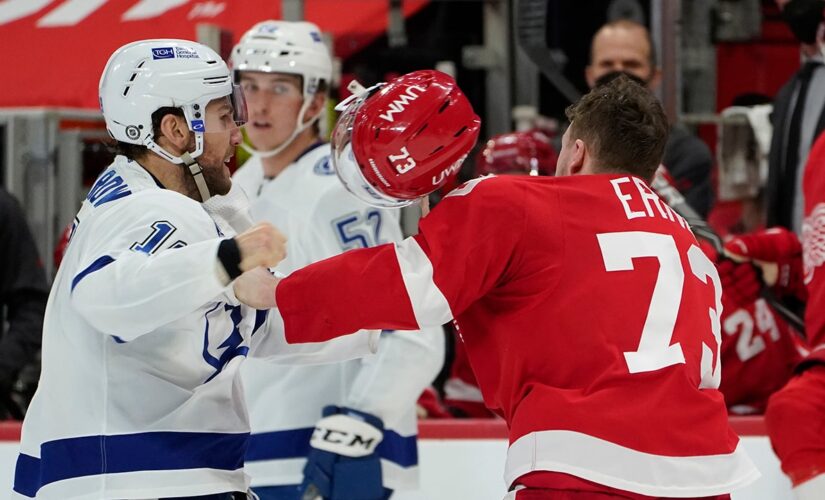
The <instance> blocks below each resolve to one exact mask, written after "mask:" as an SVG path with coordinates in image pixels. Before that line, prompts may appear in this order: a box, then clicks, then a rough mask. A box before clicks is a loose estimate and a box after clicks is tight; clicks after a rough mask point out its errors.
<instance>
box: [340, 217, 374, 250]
mask: <svg viewBox="0 0 825 500" xmlns="http://www.w3.org/2000/svg"><path fill="white" fill-rule="evenodd" d="M332 226H333V228H335V230H336V231H335V232H336V236H337V237H338V242H339V243H340V244H341V248H342V249H343V250H352V249H355V248H368V247H372V246H375V245H379V244H381V243H382V241H381V238H380V235H381V212H380V211H378V210H368V211H367V212H365V213H363V214H361V213H358V212H352V213H349V214H346V215H344V216H342V217H339V218H337V219H335V220H333V221H332ZM363 226H369V228H370V229H371V232H370V231H369V230H367V228H364V227H363Z"/></svg>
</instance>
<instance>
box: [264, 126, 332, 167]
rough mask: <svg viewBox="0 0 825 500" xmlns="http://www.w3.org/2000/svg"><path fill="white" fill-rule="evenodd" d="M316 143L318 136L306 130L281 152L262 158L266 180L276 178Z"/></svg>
mask: <svg viewBox="0 0 825 500" xmlns="http://www.w3.org/2000/svg"><path fill="white" fill-rule="evenodd" d="M317 141H318V134H317V133H316V132H315V130H313V128H312V127H309V128H307V129H306V130H304V131H303V132H301V133H300V134H298V136H297V137H296V138H295V139H293V140H292V142H291V143H290V144H289V146H287V147H285V148H284V150H283V151H281V152H280V153H278V154H276V155H275V156H270V157H268V158H262V159H261V164H262V165H263V168H264V176H265V177H268V178H270V179H271V178H274V177H278V175H280V173H281V172H283V171H284V169H286V168H287V167H288V166H290V165H291V164H292V163H293V162H294V161H295V160H297V159H298V157H299V156H301V154H302V153H303V152H304V151H306V150H307V148H309V147H310V146H311V145H313V144H314V143H315V142H317Z"/></svg>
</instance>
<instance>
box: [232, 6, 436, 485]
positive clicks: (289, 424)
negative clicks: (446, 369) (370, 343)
mask: <svg viewBox="0 0 825 500" xmlns="http://www.w3.org/2000/svg"><path fill="white" fill-rule="evenodd" d="M231 62H232V67H233V71H234V74H235V78H236V82H238V83H239V84H240V85H241V86H242V88H243V89H244V93H245V95H246V96H247V100H248V105H249V112H250V120H249V121H248V122H247V124H246V125H245V129H246V133H247V136H248V138H249V140H250V142H251V143H252V148H250V150H251V152H252V153H253V156H252V158H251V159H250V160H248V161H247V162H246V164H244V166H242V167H241V169H240V170H239V171H238V172H237V173H236V174H235V176H234V181H235V182H237V183H239V184H240V185H242V186H243V187H244V188H245V189H246V190H247V192H248V194H249V195H250V197H251V198H253V200H252V202H251V208H252V216H253V218H254V219H255V220H260V221H268V222H271V223H273V224H274V225H276V227H278V228H280V229H281V230H282V231H284V233H285V234H286V236H287V238H288V243H287V248H288V255H287V258H286V260H285V261H284V262H283V263H282V264H281V265H280V266H279V267H278V270H280V271H283V272H285V273H289V272H290V271H292V270H294V269H297V268H300V267H302V266H304V265H307V264H309V263H312V262H315V261H318V260H321V259H324V258H326V257H330V256H332V255H336V254H339V253H341V252H343V251H345V250H348V249H351V248H361V247H367V246H373V245H375V244H378V243H385V242H390V241H400V240H401V238H402V235H401V231H400V228H399V221H398V211H397V210H391V209H381V208H375V207H371V206H369V205H367V204H365V203H363V202H361V201H360V200H358V199H356V198H355V197H353V196H352V195H351V194H350V193H348V192H347V191H346V189H345V188H344V187H343V186H342V185H341V183H340V182H339V181H338V179H337V178H336V176H335V172H334V170H333V168H332V166H331V164H330V148H329V145H328V144H327V143H325V142H322V140H321V139H320V137H319V131H318V125H317V122H318V120H319V118H320V117H321V116H322V114H323V110H324V106H325V102H326V89H327V86H328V85H329V82H330V77H331V73H332V64H331V61H330V56H329V52H328V49H327V48H326V46H325V45H324V43H323V42H322V40H321V35H320V32H319V30H318V28H317V27H316V26H315V25H314V24H311V23H308V22H284V21H266V22H262V23H259V24H257V25H255V26H254V27H253V28H252V29H251V30H250V31H248V32H247V33H246V34H245V35H244V36H243V37H242V39H241V41H240V43H239V44H238V45H237V46H236V47H235V48H234V49H233V51H232V60H231ZM443 356H444V338H443V333H442V331H441V329H440V328H436V329H430V330H427V331H423V332H404V333H394V334H393V335H390V336H387V335H384V336H382V339H381V345H380V347H379V350H378V353H377V355H376V356H374V357H372V358H370V359H367V360H355V361H349V362H345V363H339V364H330V365H326V366H322V367H285V366H273V365H271V364H266V363H261V362H255V360H250V362H248V363H245V365H244V368H243V369H242V374H243V379H244V387H245V389H246V397H247V402H248V405H249V408H250V419H251V422H252V437H251V440H250V446H249V449H248V451H247V455H246V458H247V463H246V464H247V469H248V471H249V472H250V474H251V475H252V485H253V489H254V490H255V492H256V493H257V494H258V495H259V496H260V498H261V499H262V500H297V499H300V498H311V499H313V500H315V499H316V498H319V497H320V498H324V499H335V500H350V499H358V500H379V499H383V498H388V497H389V495H391V494H392V490H396V489H410V488H414V487H416V486H417V480H418V472H417V462H418V459H417V446H416V434H417V423H416V415H415V402H416V400H417V398H418V396H419V395H420V394H421V391H422V390H423V388H424V387H426V386H427V385H428V384H429V383H430V382H431V381H432V379H433V378H434V377H435V376H436V374H437V373H438V371H439V370H440V368H441V365H442V363H443ZM341 414H343V415H347V416H350V417H352V419H353V421H356V420H363V421H367V422H371V423H372V424H373V425H374V426H375V427H377V428H378V429H383V433H381V432H379V433H378V434H379V438H378V440H380V441H381V443H380V444H379V445H378V446H377V449H375V450H369V452H368V453H366V456H364V457H361V458H360V459H359V460H358V461H357V462H356V463H353V462H352V461H346V459H341V457H340V456H338V455H336V454H335V453H332V452H328V451H320V450H316V449H311V448H310V437H311V436H312V435H313V429H315V428H316V423H318V429H321V428H322V427H323V426H324V422H325V420H321V421H320V422H319V419H321V418H322V416H324V417H327V416H333V415H335V417H334V418H340V417H341ZM316 432H321V431H320V430H317V431H316ZM376 442H377V441H376ZM308 455H309V461H307V456H308ZM307 490H309V491H307Z"/></svg>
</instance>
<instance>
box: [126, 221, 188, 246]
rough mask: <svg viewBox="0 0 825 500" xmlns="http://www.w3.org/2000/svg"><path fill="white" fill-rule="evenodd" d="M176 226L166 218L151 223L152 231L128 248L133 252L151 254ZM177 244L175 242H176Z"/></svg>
mask: <svg viewBox="0 0 825 500" xmlns="http://www.w3.org/2000/svg"><path fill="white" fill-rule="evenodd" d="M177 230H178V228H176V227H175V226H173V225H172V223H171V222H169V221H166V220H159V221H155V222H153V223H152V232H151V233H150V234H149V236H147V237H146V239H144V240H143V241H141V242H137V241H136V242H134V243H132V246H131V247H129V250H134V251H135V252H143V253H148V254H153V253H155V252H156V251H157V249H158V248H160V247H161V246H162V245H163V244H164V243H165V242H166V240H168V239H169V237H170V236H172V233H174V232H175V231H177ZM176 244H177V243H176Z"/></svg>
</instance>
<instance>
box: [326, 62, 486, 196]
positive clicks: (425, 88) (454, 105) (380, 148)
mask: <svg viewBox="0 0 825 500" xmlns="http://www.w3.org/2000/svg"><path fill="white" fill-rule="evenodd" d="M339 107H342V108H344V109H343V113H342V114H341V116H340V118H339V119H338V121H337V122H336V125H335V128H334V130H333V132H332V150H333V154H332V162H333V166H334V167H335V171H336V173H337V174H338V176H339V178H340V179H341V181H342V183H343V184H344V186H346V188H347V189H348V190H349V191H350V192H351V193H352V194H354V195H355V196H356V197H358V198H359V199H361V200H362V201H364V202H365V203H369V204H372V205H375V206H380V207H400V206H405V205H409V204H411V203H413V202H414V201H416V200H418V199H420V198H422V197H424V196H427V195H428V194H430V193H431V192H433V191H436V190H437V189H439V188H440V187H442V186H443V185H445V184H446V183H447V182H448V181H450V180H452V179H453V178H454V177H455V176H456V175H457V174H458V171H459V170H460V168H461V164H462V163H463V161H464V160H465V159H466V157H467V154H468V153H469V152H470V150H471V149H472V147H473V146H474V145H475V142H476V140H477V139H478V133H479V129H480V126H481V121H480V119H479V118H478V116H477V115H476V114H475V112H474V111H473V108H472V106H471V105H470V103H469V101H468V100H467V98H466V96H464V94H463V93H462V92H461V90H460V89H459V88H458V85H457V84H456V83H455V80H453V79H452V78H451V77H450V76H448V75H446V74H444V73H441V72H439V71H434V70H423V71H415V72H413V73H409V74H406V75H403V76H401V77H399V78H396V79H395V80H392V81H391V82H389V83H387V84H384V85H380V86H376V87H372V88H371V89H369V90H367V91H364V92H362V93H361V94H360V95H357V96H355V97H352V98H350V99H349V100H346V101H344V102H342V103H341V105H339Z"/></svg>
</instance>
